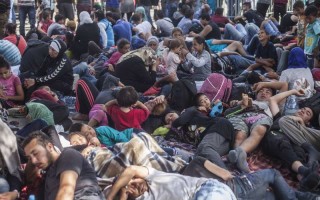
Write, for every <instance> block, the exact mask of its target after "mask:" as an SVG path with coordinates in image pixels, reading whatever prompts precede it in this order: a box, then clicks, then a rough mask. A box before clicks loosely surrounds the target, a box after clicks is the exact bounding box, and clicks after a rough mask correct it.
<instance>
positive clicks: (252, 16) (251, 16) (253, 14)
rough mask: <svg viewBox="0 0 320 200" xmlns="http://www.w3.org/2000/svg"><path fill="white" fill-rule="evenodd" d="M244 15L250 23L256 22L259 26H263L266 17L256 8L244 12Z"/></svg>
mask: <svg viewBox="0 0 320 200" xmlns="http://www.w3.org/2000/svg"><path fill="white" fill-rule="evenodd" d="M243 16H244V17H245V18H246V19H247V21H248V23H254V24H256V25H257V26H258V27H260V26H261V23H262V22H263V20H264V18H263V17H262V16H261V15H259V14H258V13H257V11H255V10H252V9H251V10H248V11H247V12H245V13H244V14H243Z"/></svg>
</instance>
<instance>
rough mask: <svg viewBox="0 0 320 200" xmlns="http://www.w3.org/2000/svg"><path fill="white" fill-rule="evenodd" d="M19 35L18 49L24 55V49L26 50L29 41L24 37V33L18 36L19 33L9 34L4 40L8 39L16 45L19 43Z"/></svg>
mask: <svg viewBox="0 0 320 200" xmlns="http://www.w3.org/2000/svg"><path fill="white" fill-rule="evenodd" d="M17 37H20V40H19V43H18V49H19V51H20V54H21V55H22V54H23V52H24V50H26V48H27V42H26V40H25V39H24V37H23V36H22V35H20V36H17V35H9V36H7V37H5V38H3V39H4V40H8V41H10V42H11V43H12V44H14V45H16V44H17Z"/></svg>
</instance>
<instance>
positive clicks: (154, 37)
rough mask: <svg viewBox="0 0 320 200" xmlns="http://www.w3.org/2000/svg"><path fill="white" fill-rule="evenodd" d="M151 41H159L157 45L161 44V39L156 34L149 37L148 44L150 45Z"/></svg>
mask: <svg viewBox="0 0 320 200" xmlns="http://www.w3.org/2000/svg"><path fill="white" fill-rule="evenodd" d="M150 42H155V43H157V45H159V39H158V38H157V37H156V36H151V37H149V39H148V40H147V46H149V44H150Z"/></svg>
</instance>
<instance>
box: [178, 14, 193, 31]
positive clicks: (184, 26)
mask: <svg viewBox="0 0 320 200" xmlns="http://www.w3.org/2000/svg"><path fill="white" fill-rule="evenodd" d="M178 27H179V28H181V30H182V34H183V35H186V34H188V33H189V30H190V28H191V27H192V20H191V19H189V18H185V17H184V18H182V19H181V21H180V22H179V24H178Z"/></svg>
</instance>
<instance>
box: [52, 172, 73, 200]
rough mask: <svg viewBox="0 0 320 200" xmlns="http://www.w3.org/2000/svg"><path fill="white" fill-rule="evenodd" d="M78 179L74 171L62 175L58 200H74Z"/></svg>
mask: <svg viewBox="0 0 320 200" xmlns="http://www.w3.org/2000/svg"><path fill="white" fill-rule="evenodd" d="M77 179H78V174H77V173H76V172H75V171H73V170H67V171H64V172H62V173H61V174H60V184H59V190H58V193H57V196H56V200H60V199H63V200H69V199H70V200H73V198H74V190H75V188H76V182H77Z"/></svg>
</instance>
